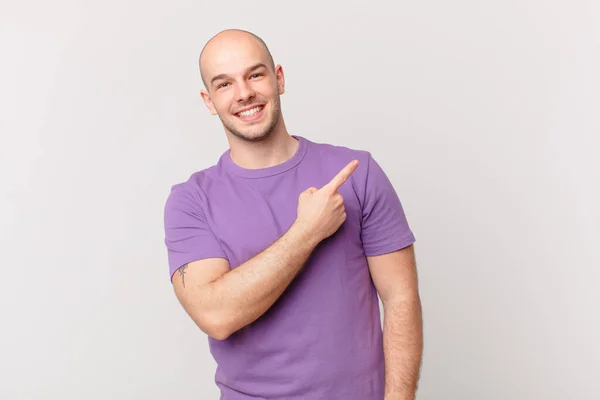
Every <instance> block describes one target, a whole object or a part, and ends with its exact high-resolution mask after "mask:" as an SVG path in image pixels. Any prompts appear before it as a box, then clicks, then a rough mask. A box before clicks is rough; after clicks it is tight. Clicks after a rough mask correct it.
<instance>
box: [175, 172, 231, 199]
mask: <svg viewBox="0 0 600 400" xmlns="http://www.w3.org/2000/svg"><path fill="white" fill-rule="evenodd" d="M219 174H220V170H219V166H218V164H215V165H211V166H209V167H206V168H203V169H201V170H198V171H194V172H192V173H191V174H190V175H189V176H188V178H187V179H185V180H181V181H178V182H175V183H173V184H171V190H170V193H169V198H175V197H177V198H180V197H188V198H189V197H196V198H197V197H198V196H200V197H204V196H203V193H204V192H205V190H206V188H207V186H208V185H210V184H211V182H218V181H219Z"/></svg>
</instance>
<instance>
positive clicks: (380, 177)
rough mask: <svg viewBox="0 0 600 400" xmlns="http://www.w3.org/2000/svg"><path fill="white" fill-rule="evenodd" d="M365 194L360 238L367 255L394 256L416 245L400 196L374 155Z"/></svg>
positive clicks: (368, 165)
mask: <svg viewBox="0 0 600 400" xmlns="http://www.w3.org/2000/svg"><path fill="white" fill-rule="evenodd" d="M364 190H365V192H364V200H363V205H362V214H363V221H362V222H363V223H362V232H361V236H362V242H363V249H364V251H365V255H367V256H376V255H381V254H386V253H391V252H393V251H396V250H400V249H402V248H404V247H407V246H409V245H411V244H412V243H414V242H415V237H414V235H413V232H412V231H411V229H410V226H409V224H408V221H407V218H406V215H405V212H404V209H403V207H402V204H401V202H400V199H399V197H398V194H397V193H396V191H395V189H394V187H393V186H392V183H391V182H390V180H389V178H388V177H387V175H386V174H385V172H384V171H383V169H382V168H381V166H380V165H379V164H378V163H377V161H375V159H374V158H373V157H372V156H371V154H368V162H367V172H366V180H365V186H364Z"/></svg>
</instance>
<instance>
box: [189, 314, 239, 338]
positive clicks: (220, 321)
mask: <svg viewBox="0 0 600 400" xmlns="http://www.w3.org/2000/svg"><path fill="white" fill-rule="evenodd" d="M196 325H198V327H199V328H200V329H201V330H202V331H203V332H204V333H206V334H207V335H208V336H210V337H211V338H213V339H216V340H225V339H227V338H229V336H231V334H232V333H233V329H231V327H230V326H229V325H228V324H226V323H225V321H224V318H222V317H218V316H206V317H205V318H203V319H202V320H201V321H196Z"/></svg>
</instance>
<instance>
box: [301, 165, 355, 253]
mask: <svg viewBox="0 0 600 400" xmlns="http://www.w3.org/2000/svg"><path fill="white" fill-rule="evenodd" d="M357 167H358V161H357V160H354V161H352V162H350V163H349V164H348V165H346V166H345V167H344V168H343V169H342V170H341V171H340V172H339V173H338V174H337V175H336V176H335V177H333V179H332V180H331V181H330V182H329V183H327V184H326V185H325V186H323V187H322V188H320V189H317V188H315V187H310V188H308V189H306V190H305V191H304V192H302V193H301V194H300V196H299V198H298V217H297V218H296V224H297V225H298V226H300V227H301V228H302V229H303V231H304V233H305V234H307V235H310V237H314V238H316V239H317V240H318V241H319V242H320V241H321V240H323V239H326V238H328V237H329V236H331V235H333V234H334V233H335V232H336V231H337V230H338V229H339V227H340V226H341V225H342V224H343V223H344V221H345V220H346V210H345V208H344V198H343V197H342V195H341V194H339V192H338V189H339V188H340V187H341V186H342V185H343V184H344V182H346V180H347V179H348V178H349V177H350V175H352V173H353V172H354V170H356V168H357Z"/></svg>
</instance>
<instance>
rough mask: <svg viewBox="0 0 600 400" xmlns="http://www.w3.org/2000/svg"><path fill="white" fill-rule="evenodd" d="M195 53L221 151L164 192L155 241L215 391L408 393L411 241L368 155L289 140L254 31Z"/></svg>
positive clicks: (278, 79)
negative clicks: (204, 348) (204, 352)
mask: <svg viewBox="0 0 600 400" xmlns="http://www.w3.org/2000/svg"><path fill="white" fill-rule="evenodd" d="M199 62H200V72H201V76H202V80H203V83H204V86H205V87H204V89H202V90H201V92H200V94H201V96H202V99H203V100H204V102H205V104H206V106H207V107H208V109H209V110H210V112H211V113H212V114H213V115H217V116H218V117H219V118H220V120H221V122H222V124H223V128H224V131H225V135H226V136H227V140H228V143H229V149H227V151H225V152H224V153H223V154H222V155H221V156H220V158H219V159H218V162H216V164H215V165H213V166H211V167H210V168H207V169H204V170H201V171H198V172H195V173H193V174H192V175H191V176H190V177H189V179H188V180H187V181H185V182H181V183H177V184H175V185H173V187H172V189H171V192H170V194H169V196H168V199H167V201H166V206H165V236H166V237H165V243H166V247H167V253H168V260H169V274H170V278H171V281H172V283H173V287H174V290H175V294H176V296H177V298H178V299H179V301H180V302H181V304H182V306H183V308H184V309H185V310H186V312H187V313H188V314H189V316H190V317H191V319H192V320H193V321H194V322H195V324H196V325H197V326H198V327H199V328H200V329H201V330H202V331H203V332H204V333H206V334H207V336H208V340H209V345H210V350H211V353H212V355H213V357H214V359H215V361H216V363H217V370H216V374H215V382H216V385H217V386H218V387H219V389H220V392H221V399H222V400H223V399H224V400H242V399H243V400H248V399H286V400H295V399H305V400H306V399H308V400H320V399H327V400H331V399H334V400H342V399H343V400H382V399H385V400H407V399H414V398H415V392H416V388H417V382H418V377H419V370H420V364H421V354H422V323H421V303H420V298H419V293H418V285H417V272H416V263H415V255H414V248H413V243H414V241H415V237H414V235H413V233H412V231H411V229H410V227H409V225H408V222H407V218H406V216H405V213H404V210H403V207H402V205H401V203H400V200H399V198H398V196H397V194H396V192H395V191H394V188H393V186H392V184H391V183H390V181H389V179H388V177H387V176H386V174H385V173H384V171H383V170H382V169H381V167H380V166H379V164H378V163H377V162H376V161H375V160H374V158H373V157H372V155H371V154H370V153H369V152H368V151H365V150H355V149H350V148H347V147H343V146H336V145H332V144H326V143H318V142H316V141H312V140H309V139H307V138H306V137H304V136H300V135H290V134H289V133H288V131H287V128H286V126H285V122H284V119H283V114H282V111H281V103H280V96H281V95H282V94H283V93H284V91H285V80H284V73H283V69H282V67H281V65H275V63H274V62H273V58H272V56H271V54H270V52H269V49H268V48H267V46H266V44H265V43H264V41H262V40H261V39H260V38H259V37H257V36H256V35H254V34H252V33H250V32H246V31H241V30H227V31H223V32H220V33H219V34H217V35H216V36H214V37H213V38H211V39H210V40H209V41H208V42H207V43H206V45H205V47H204V48H203V50H202V52H201V55H200V60H199ZM378 295H379V297H380V298H381V301H382V304H383V311H384V320H383V329H382V327H381V320H380V309H379V302H378Z"/></svg>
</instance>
